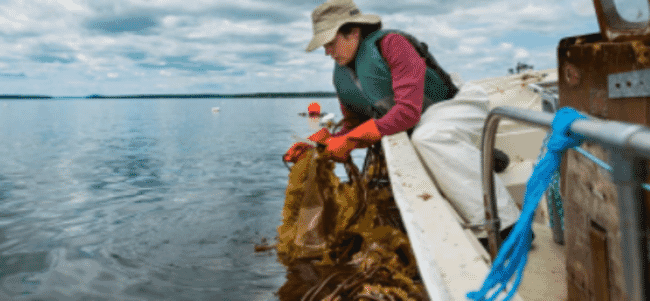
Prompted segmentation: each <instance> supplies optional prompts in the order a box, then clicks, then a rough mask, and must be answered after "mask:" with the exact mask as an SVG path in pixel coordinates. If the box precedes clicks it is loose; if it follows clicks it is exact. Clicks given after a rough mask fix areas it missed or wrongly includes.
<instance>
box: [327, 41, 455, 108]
mask: <svg viewBox="0 0 650 301" xmlns="http://www.w3.org/2000/svg"><path fill="white" fill-rule="evenodd" d="M389 33H397V34H400V35H402V36H404V37H405V38H406V39H407V40H409V42H410V43H411V45H413V47H415V49H416V50H417V51H418V53H419V54H420V56H421V57H423V58H424V59H425V61H426V63H427V70H426V75H425V84H424V98H423V103H422V111H424V110H425V109H426V108H427V107H429V106H430V105H432V104H434V103H437V102H440V101H442V100H446V99H450V98H452V97H454V95H456V92H458V88H456V86H454V84H453V83H452V82H451V77H449V75H448V74H447V73H446V72H445V71H444V70H442V68H440V66H439V65H438V63H437V62H436V61H435V59H434V58H433V56H432V55H431V54H430V53H429V51H428V49H427V45H426V44H424V43H421V42H419V41H417V40H416V39H415V38H414V37H413V36H411V35H409V34H406V33H403V32H400V31H395V30H378V31H376V32H373V33H372V34H370V35H369V36H368V37H366V38H365V39H364V40H363V41H362V42H361V43H360V44H359V49H358V50H357V56H356V59H355V62H354V64H355V68H356V74H353V71H352V69H351V68H349V67H347V66H339V65H338V64H336V63H335V67H334V86H335V87H336V92H337V94H338V97H339V100H340V101H341V103H342V104H343V105H344V106H345V108H346V109H348V110H349V111H352V112H354V113H357V114H360V115H362V116H366V117H368V118H380V117H381V116H383V115H384V114H386V113H387V112H388V110H390V108H392V107H393V106H394V105H395V101H394V94H393V86H392V77H391V74H390V68H388V64H387V63H386V61H385V59H384V58H383V57H382V56H381V52H380V50H379V47H378V43H379V41H380V40H381V38H382V37H384V36H385V35H386V34H389Z"/></svg>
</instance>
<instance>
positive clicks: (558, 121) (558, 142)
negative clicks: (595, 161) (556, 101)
mask: <svg viewBox="0 0 650 301" xmlns="http://www.w3.org/2000/svg"><path fill="white" fill-rule="evenodd" d="M578 118H586V117H585V116H584V115H582V114H580V113H578V111H576V110H574V109H573V108H570V107H565V108H562V109H560V110H559V111H558V112H557V113H556V114H555V118H553V123H552V124H551V128H552V134H551V137H550V138H549V140H548V143H547V145H546V154H545V155H544V157H543V158H542V159H541V160H540V161H539V162H538V164H537V165H536V166H535V169H534V170H533V173H532V175H531V176H530V178H529V180H528V183H527V184H526V193H525V195H524V206H523V208H522V211H521V216H520V217H519V220H518V221H517V223H516V224H515V226H514V228H513V230H512V232H511V233H510V234H509V235H508V237H507V238H506V240H505V242H504V243H503V245H502V246H501V249H500V250H499V253H498V254H497V257H496V258H495V259H494V263H493V264H492V269H491V270H490V272H489V273H488V275H487V277H486V279H485V281H484V282H483V286H482V287H481V289H480V290H479V291H474V292H469V293H467V297H468V298H469V299H472V300H475V301H485V300H488V301H492V300H495V299H496V297H497V296H498V295H499V294H500V293H501V292H502V291H504V290H505V289H506V284H507V283H508V281H509V280H510V279H511V278H512V276H513V275H514V274H515V273H517V276H516V278H515V281H514V283H513V286H512V288H511V289H510V291H509V292H508V295H507V296H506V297H505V298H504V299H503V300H504V301H507V300H510V298H512V296H514V294H515V292H516V291H517V288H518V287H519V284H520V282H521V278H522V276H523V273H524V268H525V267H526V261H527V260H528V251H529V250H530V244H531V236H532V223H533V218H534V216H535V209H536V208H537V205H538V204H539V201H540V199H541V197H542V195H543V194H544V192H545V191H546V188H547V187H548V185H549V184H550V183H551V181H552V180H553V175H554V174H555V172H556V171H557V170H558V168H559V166H560V163H561V160H562V155H563V154H564V152H566V150H567V149H569V148H572V147H575V146H579V145H580V144H581V143H582V141H583V140H584V137H582V136H581V135H578V134H575V133H573V132H571V131H570V127H571V124H572V123H573V122H574V121H575V120H576V119H578ZM495 289H496V290H495ZM488 294H491V295H489V296H488Z"/></svg>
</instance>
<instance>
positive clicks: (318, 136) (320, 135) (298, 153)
mask: <svg viewBox="0 0 650 301" xmlns="http://www.w3.org/2000/svg"><path fill="white" fill-rule="evenodd" d="M330 136H331V134H330V132H329V131H328V130H327V128H322V129H321V130H320V131H318V132H316V133H314V134H313V135H311V136H309V137H308V138H307V139H309V140H311V141H314V142H316V143H323V144H324V143H325V141H327V138H329V137H330ZM312 148H314V147H313V146H311V145H309V144H307V143H305V142H296V143H294V144H293V145H292V146H291V148H289V150H288V151H287V152H286V153H284V156H282V160H284V161H285V162H291V163H296V162H298V161H299V160H300V159H302V156H303V155H304V154H305V153H306V152H307V150H310V149H312Z"/></svg>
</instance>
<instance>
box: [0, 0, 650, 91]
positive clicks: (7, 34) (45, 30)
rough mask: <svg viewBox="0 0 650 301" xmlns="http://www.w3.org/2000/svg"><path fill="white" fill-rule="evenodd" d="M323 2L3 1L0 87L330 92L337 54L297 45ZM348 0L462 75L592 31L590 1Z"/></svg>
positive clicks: (502, 71)
mask: <svg viewBox="0 0 650 301" xmlns="http://www.w3.org/2000/svg"><path fill="white" fill-rule="evenodd" d="M628 1H629V0H628ZM634 1H636V2H639V1H641V2H639V3H643V2H642V1H643V0H634ZM323 2H324V1H323V0H319V1H316V0H302V1H300V0H237V1H232V0H228V1H222V0H189V1H188V0H160V1H157V0H58V1H53V0H39V1H35V0H0V95H1V94H32V95H33V94H37V95H51V96H86V95H91V94H102V95H125V94H165V93H173V94H183V93H191V94H195V93H255V92H306V91H334V87H333V85H332V70H333V67H334V62H333V60H332V59H331V58H330V57H328V56H325V53H324V50H323V48H322V47H321V48H320V49H317V50H315V51H313V52H310V53H307V52H305V50H304V49H305V47H306V46H307V44H308V43H309V40H310V39H311V36H312V27H311V26H312V25H311V12H312V10H313V9H314V8H316V7H317V6H318V5H320V4H321V3H323ZM615 2H616V3H619V2H623V0H621V1H615ZM355 3H356V4H357V6H358V7H359V9H360V10H361V12H362V13H364V14H376V15H379V16H380V17H381V18H382V23H383V27H384V28H386V29H399V30H403V31H406V32H409V33H411V34H412V35H414V36H416V37H417V38H418V39H420V40H421V41H423V42H425V43H427V44H428V46H429V49H430V51H431V53H432V54H433V55H434V57H435V58H436V60H437V61H438V62H439V64H440V65H441V66H442V67H443V68H445V69H446V70H447V71H448V72H450V73H454V72H455V73H457V74H459V75H460V76H461V77H462V78H463V80H465V81H469V80H476V79H481V78H486V77H493V76H502V75H506V74H507V72H508V69H509V68H513V67H514V66H515V65H516V64H517V62H522V63H526V64H529V65H533V66H534V69H536V70H541V69H547V68H555V67H556V65H557V60H556V47H557V45H558V42H559V41H560V39H561V38H563V37H568V36H575V35H583V34H589V33H595V32H598V31H599V28H598V23H597V20H596V16H595V13H594V8H593V2H592V0H545V1H529V0H517V1H512V0H402V1H388V0H383V1H382V0H357V1H355ZM646 5H647V2H646ZM637 11H638V14H644V17H646V18H647V11H645V10H644V11H643V12H641V10H640V9H637Z"/></svg>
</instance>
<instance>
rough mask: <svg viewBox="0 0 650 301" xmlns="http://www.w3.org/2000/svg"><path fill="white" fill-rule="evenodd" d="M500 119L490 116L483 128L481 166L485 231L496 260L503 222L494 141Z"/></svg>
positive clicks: (490, 250)
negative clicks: (497, 185)
mask: <svg viewBox="0 0 650 301" xmlns="http://www.w3.org/2000/svg"><path fill="white" fill-rule="evenodd" d="M500 119H501V118H500V117H499V116H498V115H496V114H488V117H487V118H486V120H485V127H483V139H482V141H481V142H482V146H481V160H482V162H481V166H482V168H483V169H482V171H481V172H482V179H483V208H484V209H485V230H486V232H487V238H488V248H489V250H488V251H489V252H490V257H491V259H492V260H494V259H495V258H496V257H497V253H498V252H499V247H500V246H501V235H499V231H500V230H501V220H500V219H499V211H498V209H497V202H496V196H495V193H494V171H493V170H494V166H493V165H494V159H493V156H494V155H493V152H494V139H495V135H496V131H497V128H498V126H499V121H500Z"/></svg>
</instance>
